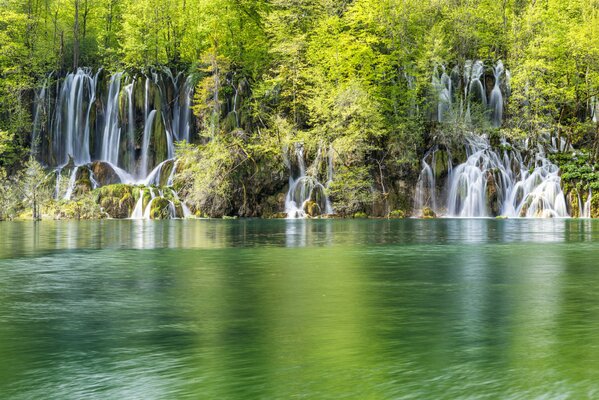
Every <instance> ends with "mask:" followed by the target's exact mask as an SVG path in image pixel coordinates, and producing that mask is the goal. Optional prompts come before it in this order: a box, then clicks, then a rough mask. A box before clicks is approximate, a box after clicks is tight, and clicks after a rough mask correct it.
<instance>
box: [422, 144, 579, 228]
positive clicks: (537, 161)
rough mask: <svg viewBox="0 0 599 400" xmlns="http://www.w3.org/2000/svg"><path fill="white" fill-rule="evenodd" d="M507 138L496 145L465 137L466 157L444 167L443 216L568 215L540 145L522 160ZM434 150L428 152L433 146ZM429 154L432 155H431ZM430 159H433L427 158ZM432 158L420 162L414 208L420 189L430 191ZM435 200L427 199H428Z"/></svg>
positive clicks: (554, 169) (553, 170)
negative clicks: (445, 181) (528, 156)
mask: <svg viewBox="0 0 599 400" xmlns="http://www.w3.org/2000/svg"><path fill="white" fill-rule="evenodd" d="M530 150H531V149H528V148H526V146H525V148H524V151H523V152H521V151H518V150H516V149H514V148H512V146H510V145H509V144H508V143H507V142H503V143H502V145H501V148H500V149H499V150H496V149H493V148H492V146H491V145H490V143H489V141H488V139H486V138H485V137H481V136H470V137H468V138H467V139H466V155H467V159H466V161H465V162H463V163H462V164H460V165H458V166H457V167H455V168H453V169H450V171H449V173H448V178H447V185H446V195H445V199H446V210H447V212H446V215H447V216H450V217H464V218H466V217H468V218H472V217H493V216H498V215H501V216H506V217H528V218H532V217H568V216H569V214H568V210H567V207H566V198H565V196H564V192H563V190H562V188H561V178H560V176H559V168H558V167H557V166H556V165H555V164H553V163H552V162H551V161H549V160H548V159H547V158H546V157H545V153H544V150H543V148H542V147H541V146H539V147H538V148H537V149H536V156H534V157H533V158H532V159H531V160H528V159H527V158H526V157H525V156H523V154H524V153H530ZM433 153H434V151H433ZM433 157H434V154H433ZM433 159H434V158H433ZM435 165H436V164H435V163H433V164H432V167H431V165H429V164H427V163H426V160H424V161H423V170H422V172H421V179H420V180H419V187H420V188H419V189H417V191H416V192H417V193H416V199H415V208H416V209H417V210H418V207H423V200H422V192H423V191H425V192H428V193H436V183H435V181H434V179H433V178H431V177H434V176H435V175H436V171H435V170H434V168H435ZM434 201H435V200H433V201H432V204H435V203H434Z"/></svg>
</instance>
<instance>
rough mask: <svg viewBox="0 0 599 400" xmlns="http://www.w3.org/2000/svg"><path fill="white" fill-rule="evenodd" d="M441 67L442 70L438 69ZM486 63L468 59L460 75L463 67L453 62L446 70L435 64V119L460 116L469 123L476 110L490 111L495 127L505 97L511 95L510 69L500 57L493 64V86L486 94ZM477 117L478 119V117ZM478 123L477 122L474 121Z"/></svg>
mask: <svg viewBox="0 0 599 400" xmlns="http://www.w3.org/2000/svg"><path fill="white" fill-rule="evenodd" d="M439 68H440V69H439ZM489 69H491V68H487V69H486V68H485V64H484V63H483V62H482V61H481V60H474V61H473V60H466V61H465V62H464V64H463V71H462V73H461V74H460V66H458V65H454V67H453V68H452V69H451V71H449V72H447V71H448V70H447V69H446V66H445V65H440V66H439V65H438V66H435V68H434V70H433V73H432V87H433V90H434V92H435V94H436V96H437V97H436V100H435V102H436V103H435V104H433V106H434V111H435V112H434V113H433V115H432V116H431V118H432V120H433V121H437V122H440V123H452V122H456V121H459V119H461V120H462V121H463V122H465V123H466V124H471V123H473V121H472V119H473V118H474V117H476V118H478V115H476V114H474V115H473V114H472V113H473V112H474V111H478V110H480V112H482V113H484V114H488V120H489V122H490V123H491V125H492V126H493V127H495V128H498V127H500V126H501V123H502V120H503V111H504V109H503V106H504V99H505V98H507V97H508V96H509V95H510V77H511V75H510V72H509V71H508V70H507V69H505V67H504V65H503V62H502V61H501V60H499V61H497V62H496V63H495V65H494V66H493V68H492V70H493V78H494V83H493V88H492V90H491V91H490V93H489V94H488V96H487V88H486V82H487V80H488V79H490V77H489V76H487V75H486V74H485V70H489ZM476 118H475V119H476ZM474 122H476V121H474Z"/></svg>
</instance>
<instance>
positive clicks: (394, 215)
mask: <svg viewBox="0 0 599 400" xmlns="http://www.w3.org/2000/svg"><path fill="white" fill-rule="evenodd" d="M405 217H406V213H405V211H403V210H393V211H391V212H390V213H389V219H402V218H405Z"/></svg>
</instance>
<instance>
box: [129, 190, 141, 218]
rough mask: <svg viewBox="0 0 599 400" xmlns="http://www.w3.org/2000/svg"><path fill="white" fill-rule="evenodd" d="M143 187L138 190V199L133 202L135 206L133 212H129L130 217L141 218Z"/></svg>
mask: <svg viewBox="0 0 599 400" xmlns="http://www.w3.org/2000/svg"><path fill="white" fill-rule="evenodd" d="M144 194H145V192H144V189H140V190H139V199H138V200H137V203H135V208H133V212H132V213H131V217H130V218H131V219H143V216H144V210H143V207H144V197H145V196H144Z"/></svg>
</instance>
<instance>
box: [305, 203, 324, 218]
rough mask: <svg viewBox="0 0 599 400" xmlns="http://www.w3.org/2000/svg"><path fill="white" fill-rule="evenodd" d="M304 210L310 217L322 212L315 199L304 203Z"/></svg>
mask: <svg viewBox="0 0 599 400" xmlns="http://www.w3.org/2000/svg"><path fill="white" fill-rule="evenodd" d="M304 212H305V213H306V215H308V216H309V217H312V218H314V217H318V216H319V215H321V214H322V210H321V208H320V206H319V205H318V203H316V202H315V201H307V202H306V204H305V205H304Z"/></svg>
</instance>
